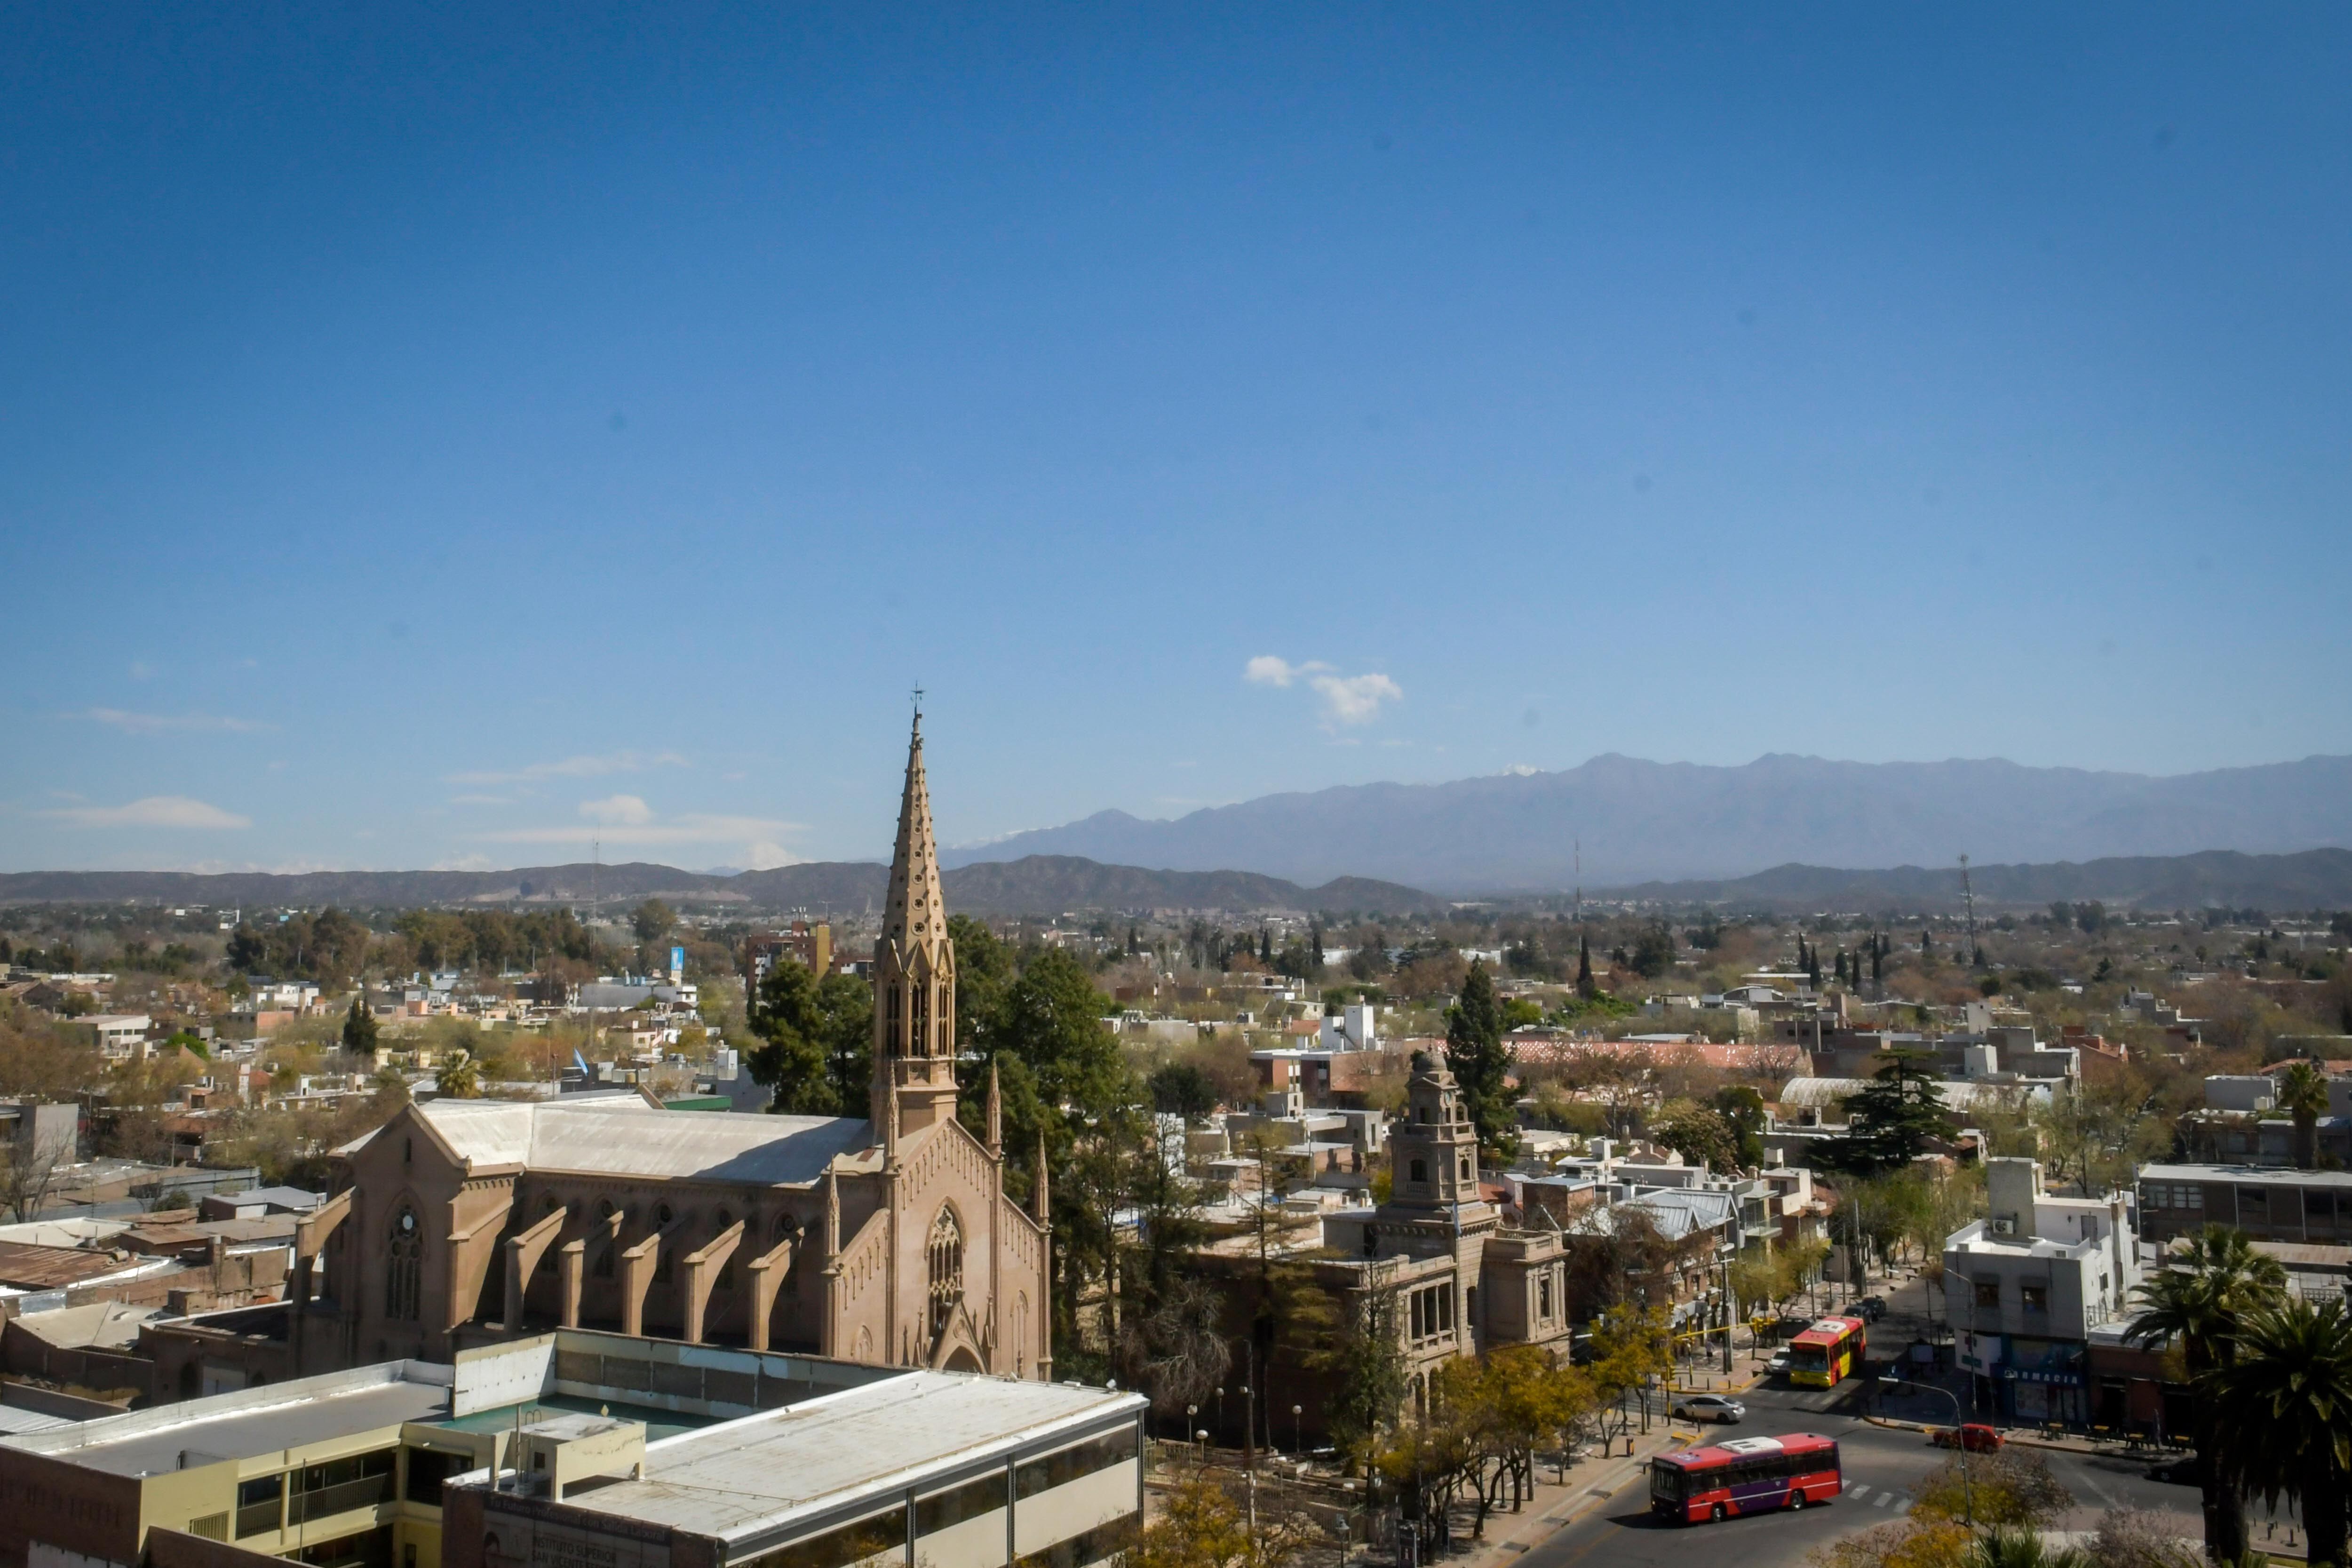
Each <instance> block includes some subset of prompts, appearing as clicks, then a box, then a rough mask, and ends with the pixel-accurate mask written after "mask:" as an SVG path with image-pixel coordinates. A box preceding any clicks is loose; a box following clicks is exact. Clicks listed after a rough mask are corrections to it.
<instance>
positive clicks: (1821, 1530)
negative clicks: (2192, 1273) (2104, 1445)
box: [1519, 1379, 2200, 1568]
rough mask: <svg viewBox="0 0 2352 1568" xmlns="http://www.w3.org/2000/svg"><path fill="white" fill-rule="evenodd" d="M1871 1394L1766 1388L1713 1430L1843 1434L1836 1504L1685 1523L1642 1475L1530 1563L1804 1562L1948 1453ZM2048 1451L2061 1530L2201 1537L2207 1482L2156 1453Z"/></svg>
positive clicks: (1877, 1517)
mask: <svg viewBox="0 0 2352 1568" xmlns="http://www.w3.org/2000/svg"><path fill="white" fill-rule="evenodd" d="M1870 1392H1871V1390H1870V1385H1869V1384H1865V1383H1864V1382H1862V1381H1861V1380H1858V1379H1857V1380H1855V1381H1853V1382H1852V1383H1849V1384H1846V1385H1844V1386H1843V1387H1840V1388H1834V1389H1828V1390H1822V1389H1791V1388H1780V1387H1772V1386H1769V1385H1762V1386H1759V1387H1757V1388H1755V1389H1753V1390H1751V1391H1749V1392H1748V1393H1747V1394H1743V1395H1742V1396H1741V1397H1742V1398H1743V1399H1744V1400H1745V1401H1746V1402H1747V1405H1748V1419H1747V1420H1746V1421H1745V1422H1744V1423H1742V1424H1741V1425H1739V1426H1731V1427H1723V1428H1717V1429H1712V1430H1710V1432H1709V1436H1715V1434H1716V1432H1717V1431H1720V1433H1721V1435H1722V1436H1751V1437H1752V1436H1767V1437H1769V1436H1780V1435H1782V1434H1785V1433H1790V1432H1818V1433H1821V1434H1822V1435H1823V1436H1831V1437H1834V1438H1836V1439H1837V1440H1838V1445H1839V1452H1840V1458H1841V1460H1842V1462H1843V1467H1844V1470H1845V1479H1846V1490H1845V1495H1844V1496H1843V1497H1842V1498H1840V1499H1839V1500H1838V1501H1837V1502H1835V1503H1833V1504H1832V1505H1830V1506H1829V1507H1826V1508H1814V1509H1808V1510H1804V1511H1802V1512H1800V1513H1772V1514H1762V1515H1759V1516H1756V1517H1754V1518H1749V1519H1734V1520H1726V1521H1723V1522H1721V1523H1719V1524H1704V1525H1696V1526H1675V1525H1672V1524H1665V1523H1661V1522H1659V1521H1655V1520H1654V1519H1653V1518H1652V1516H1651V1514H1650V1511H1649V1505H1650V1499H1649V1489H1648V1486H1647V1483H1646V1481H1643V1480H1641V1479H1635V1480H1633V1481H1630V1482H1628V1483H1626V1484H1625V1485H1624V1486H1623V1487H1622V1489H1620V1490H1619V1491H1618V1492H1617V1493H1616V1495H1615V1496H1614V1497H1613V1498H1612V1500H1610V1503H1609V1505H1608V1506H1606V1507H1604V1508H1602V1509H1601V1510H1599V1511H1598V1512H1595V1513H1593V1514H1591V1515H1589V1516H1588V1517H1586V1518H1584V1519H1582V1520H1580V1521H1576V1522H1575V1523H1573V1524H1570V1525H1569V1526H1568V1527H1566V1528H1565V1529H1562V1530H1561V1531H1559V1532H1558V1533H1556V1534H1554V1535H1552V1536H1551V1537H1549V1539H1547V1540H1544V1541H1542V1542H1538V1543H1537V1544H1536V1545H1535V1546H1534V1547H1532V1548H1530V1549H1529V1550H1528V1552H1526V1553H1525V1554H1524V1555H1523V1556H1522V1557H1521V1558H1520V1559H1519V1561H1520V1562H1521V1563H1525V1564H1526V1565H1527V1568H1596V1565H1599V1564H1603V1563H1606V1564H1611V1565H1614V1564H1619V1563H1628V1564H1657V1565H1659V1568H1668V1565H1673V1568H1682V1565H1684V1564H1687V1563H1689V1562H1690V1561H1691V1560H1692V1558H1693V1556H1694V1554H1704V1555H1706V1556H1709V1557H1714V1556H1717V1555H1722V1556H1727V1557H1731V1558H1735V1559H1736V1560H1737V1561H1738V1563H1740V1564H1741V1565H1742V1568H1749V1565H1751V1564H1759V1565H1768V1568H1775V1565H1785V1568H1796V1565H1798V1564H1801V1563H1803V1562H1804V1561H1805V1558H1806V1555H1807V1554H1808V1553H1810V1552H1812V1551H1813V1550H1814V1549H1816V1548H1817V1547H1821V1546H1822V1545H1825V1544H1827V1543H1828V1542H1831V1541H1832V1540H1834V1539H1836V1538H1837V1537H1839V1536H1841V1535H1847V1534H1851V1533H1853V1532H1854V1531H1862V1530H1867V1529H1869V1528H1870V1527H1872V1526H1873V1525H1878V1524H1885V1523H1886V1522H1887V1521H1889V1520H1892V1519H1895V1518H1899V1517H1900V1516H1901V1515H1902V1514H1904V1513H1905V1512H1906V1511H1908V1510H1909V1509H1910V1506H1911V1498H1912V1493H1913V1491H1914V1490H1915V1489H1916V1487H1917V1486H1918V1484H1919V1481H1920V1479H1921V1478H1922V1477H1924V1476H1925V1475H1927V1472H1928V1471H1930V1470H1932V1469H1934V1468H1936V1467H1937V1465H1938V1464H1940V1463H1942V1462H1943V1460H1944V1459H1946V1458H1948V1457H1949V1455H1948V1452H1947V1451H1946V1450H1943V1449H1939V1448H1937V1447H1933V1446H1932V1445H1930V1444H1929V1443H1928V1441H1927V1437H1926V1436H1924V1435H1922V1434H1921V1433H1918V1432H1914V1431H1908V1430H1904V1429H1900V1428H1889V1427H1882V1426H1871V1425H1870V1424H1868V1423H1867V1422H1865V1421H1864V1420H1862V1419H1861V1415H1862V1413H1863V1411H1864V1409H1865V1408H1866V1402H1867V1400H1868V1399H1869V1397H1870ZM1921 1414H1923V1415H1924V1414H1925V1412H1924V1411H1922V1412H1921ZM2042 1458H2045V1459H2047V1460H2048V1461H2049V1464H2050V1468H2051V1472H2052V1473H2053V1475H2055V1476H2056V1477H2057V1478H2058V1479H2059V1480H2060V1481H2062V1482H2063V1483H2064V1485H2065V1486H2066V1488H2067V1489H2068V1490H2070V1491H2072V1492H2073V1493H2074V1498H2075V1505H2076V1506H2075V1508H2074V1510H2073V1511H2072V1512H2071V1513H2070V1514H2069V1515H2068V1516H2067V1517H2066V1518H2064V1519H2063V1520H2061V1521H2057V1522H2058V1525H2059V1527H2061V1528H2064V1529H2069V1530H2090V1529H2094V1528H2095V1527H2096V1525H2097V1523H2098V1520H2099V1516H2100V1515H2101V1514H2102V1513H2104V1512H2105V1510H2107V1509H2109V1508H2114V1507H2123V1508H2140V1509H2151V1510H2160V1511H2164V1512H2168V1513H2170V1514H2172V1515H2174V1516H2175V1519H2176V1523H2177V1526H2178V1531H2177V1532H2178V1533H2179V1534H2182V1535H2187V1536H2195V1535H2197V1534H2198V1533H2199V1529H2200V1526H2199V1523H2198V1509H2197V1492H2196V1489H2195V1488H2193V1487H2189V1486H2181V1485H2175V1484H2172V1483H2169V1482H2163V1481H2157V1480H2152V1479H2149V1477H2148V1470H2149V1463H2148V1461H2147V1460H2142V1459H2130V1460H2127V1459H2126V1458H2123V1457H2122V1456H2121V1455H2120V1454H2116V1455H2104V1454H2102V1455H2091V1454H2077V1453H2070V1452H2061V1451H2056V1450H2044V1451H2043V1452H2042ZM1555 1511H1558V1510H1555Z"/></svg>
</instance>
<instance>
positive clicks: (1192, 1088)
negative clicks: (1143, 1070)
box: [1143, 1062, 1217, 1117]
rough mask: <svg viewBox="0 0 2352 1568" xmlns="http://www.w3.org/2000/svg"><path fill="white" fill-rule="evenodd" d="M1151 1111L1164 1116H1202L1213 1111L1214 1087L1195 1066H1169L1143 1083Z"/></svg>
mask: <svg viewBox="0 0 2352 1568" xmlns="http://www.w3.org/2000/svg"><path fill="white" fill-rule="evenodd" d="M1143 1087H1144V1092H1145V1093H1147V1094H1149V1095H1150V1097H1151V1109H1153V1110H1157V1111H1160V1112H1161V1113H1162V1114H1163V1115H1168V1116H1185V1117H1200V1116H1206V1115H1208V1114H1209V1113H1210V1112H1211V1111H1213V1110H1216V1109H1217V1086H1216V1083H1215V1082H1214V1080H1213V1079H1211V1078H1210V1077H1209V1075H1208V1074H1207V1073H1205V1072H1203V1071H1202V1070H1201V1067H1200V1064H1199V1063H1197V1062H1170V1063H1168V1064H1167V1065H1165V1066H1163V1067H1160V1068H1156V1069H1154V1071H1153V1072H1152V1074H1151V1076H1150V1078H1149V1079H1146V1080H1145V1082H1144V1086H1143Z"/></svg>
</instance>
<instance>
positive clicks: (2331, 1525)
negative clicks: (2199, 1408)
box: [2198, 1297, 2352, 1568]
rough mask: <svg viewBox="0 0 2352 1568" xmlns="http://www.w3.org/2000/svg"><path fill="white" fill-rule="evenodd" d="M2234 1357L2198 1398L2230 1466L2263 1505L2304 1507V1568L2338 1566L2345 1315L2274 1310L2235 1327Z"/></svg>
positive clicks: (2316, 1308) (2346, 1471)
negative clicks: (2308, 1567)
mask: <svg viewBox="0 0 2352 1568" xmlns="http://www.w3.org/2000/svg"><path fill="white" fill-rule="evenodd" d="M2236 1342H2237V1353H2236V1355H2235V1356H2234V1357H2233V1358H2232V1359H2231V1362H2230V1363H2229V1364H2227V1365H2226V1366H2219V1367H2216V1368H2214V1369H2213V1370H2212V1371H2210V1372H2209V1373H2206V1374H2205V1375H2204V1376H2203V1377H2202V1378H2201V1379H2200V1380H2199V1381H2200V1387H2199V1390H2198V1398H2199V1399H2200V1401H2204V1402H2210V1404H2211V1405H2212V1406H2213V1426H2214V1429H2215V1431H2216V1432H2217V1433H2218V1434H2219V1435H2220V1436H2221V1441H2222V1443H2223V1444H2224V1445H2225V1446H2226V1447H2228V1449H2229V1452H2230V1455H2231V1461H2232V1466H2233V1468H2236V1469H2237V1470H2238V1471H2239V1472H2240V1473H2241V1474H2242V1475H2244V1476H2247V1477H2249V1478H2251V1479H2253V1483H2254V1488H2255V1489H2257V1490H2259V1491H2260V1492H2261V1493H2262V1494H2263V1500H2264V1501H2266V1502H2268V1503H2271V1504H2273V1506H2275V1505H2276V1503H2277V1502H2278V1500H2279V1498H2280V1497H2281V1496H2282V1495H2284V1496H2287V1497H2292V1498H2294V1500H2296V1501H2297V1502H2298V1503H2300V1504H2301V1505H2302V1508H2303V1525H2304V1529H2305V1531H2306V1532H2307V1533H2308V1535H2309V1539H2310V1561H2311V1562H2312V1563H2313V1564H2314V1565H2315V1568H2316V1565H2317V1564H2320V1563H2343V1561H2344V1545H2345V1515H2344V1503H2345V1482H2346V1479H2347V1475H2352V1313H2347V1311H2346V1310H2345V1305H2344V1301H2343V1299H2342V1298H2341V1297H2338V1298H2336V1299H2334V1300H2327V1301H2322V1302H2318V1303H2313V1302H2310V1301H2305V1300H2286V1301H2280V1302H2276V1303H2274V1304H2273V1305H2271V1306H2268V1307H2264V1308H2263V1309H2261V1310H2257V1311H2254V1312H2252V1313H2249V1314H2248V1315H2247V1317H2246V1319H2245V1321H2243V1322H2242V1323H2241V1324H2240V1325H2239V1327H2238V1331H2237V1334H2236Z"/></svg>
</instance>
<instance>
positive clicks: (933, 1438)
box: [562, 1372, 1143, 1542]
mask: <svg viewBox="0 0 2352 1568" xmlns="http://www.w3.org/2000/svg"><path fill="white" fill-rule="evenodd" d="M1142 1405H1143V1400H1142V1398H1141V1397H1140V1396H1139V1395H1137V1394H1125V1393H1114V1392H1112V1391H1110V1390H1108V1389H1100V1388H1071V1387H1068V1386H1066V1385H1063V1384H1050V1383H1017V1382H1010V1381H1007V1380H1004V1379H1001V1378H990V1377H976V1376H964V1375H960V1374H955V1373H932V1372H916V1373H908V1374H907V1375H905V1376H903V1377H894V1378H891V1379H889V1380H887V1382H882V1383H876V1384H867V1385H866V1386H865V1387H863V1388H853V1389H847V1390H845V1391H844V1392H842V1393H840V1394H828V1395H825V1396H824V1397H822V1398H818V1399H814V1400H810V1401H808V1402H807V1403H805V1404H802V1405H793V1406H792V1407H791V1408H789V1409H784V1410H775V1411H770V1412H766V1413H764V1414H761V1415H747V1416H745V1417H743V1418H742V1419H741V1420H740V1421H730V1422H727V1423H725V1424H724V1425H722V1426H710V1427H706V1428H704V1429H703V1430H701V1431H699V1432H690V1433H687V1434H685V1435H683V1436H677V1437H670V1438H667V1439H665V1440H663V1441H662V1442H659V1443H655V1444H649V1445H647V1446H646V1468H645V1479H642V1480H624V1481H615V1482H613V1483H612V1484H610V1485H607V1486H601V1487H598V1488H597V1489H594V1490H593V1491H590V1492H585V1493H582V1494H578V1495H575V1496H572V1497H567V1498H565V1499H564V1500H563V1505H562V1506H563V1507H564V1508H566V1509H579V1510H583V1511H587V1512H593V1513H601V1514H609V1515H614V1516H617V1517H620V1518H624V1519H630V1520H635V1521H642V1522H645V1523H648V1524H665V1525H670V1526H674V1527H677V1528H679V1529H687V1530H693V1531H698V1532H699V1533H703V1534H709V1535H717V1536H719V1537H721V1538H723V1539H726V1540H728V1541H730V1542H740V1541H742V1540H744V1539H745V1538H747V1537H754V1536H758V1535H760V1534H762V1533H764V1532H766V1531H770V1530H772V1529H773V1528H775V1527H776V1526H778V1525H780V1524H782V1523H784V1522H786V1521H789V1520H790V1519H791V1517H792V1516H793V1515H795V1514H810V1513H818V1512H822V1511H824V1510H829V1509H832V1508H835V1507H839V1506H843V1505H845V1504H848V1503H851V1502H854V1501H855V1500H856V1499H857V1498H858V1496H859V1495H860V1494H862V1493H866V1492H877V1491H885V1490H894V1489H899V1488H903V1487H906V1486H908V1485H912V1484H918V1482H919V1473H920V1472H922V1471H926V1470H941V1471H944V1470H948V1469H950V1468H955V1467H958V1466H961V1465H966V1464H970V1463H972V1462H974V1461H979V1460H984V1459H988V1458H992V1457H996V1456H1007V1455H1010V1454H1012V1453H1013V1452H1015V1451H1017V1450H1020V1449H1023V1448H1033V1447H1037V1446H1039V1445H1042V1444H1047V1443H1051V1442H1052V1441H1053V1440H1054V1439H1055V1436H1056V1435H1057V1433H1062V1432H1068V1431H1082V1430H1084V1429H1085V1428H1087V1427H1088V1426H1097V1425H1100V1424H1101V1423H1102V1421H1103V1420H1104V1418H1106V1417H1111V1416H1117V1415H1122V1414H1124V1415H1128V1416H1129V1418H1132V1415H1133V1413H1134V1412H1135V1411H1137V1410H1139V1409H1140V1408H1142Z"/></svg>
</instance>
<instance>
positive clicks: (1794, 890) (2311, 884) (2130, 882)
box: [1595, 849, 2352, 913]
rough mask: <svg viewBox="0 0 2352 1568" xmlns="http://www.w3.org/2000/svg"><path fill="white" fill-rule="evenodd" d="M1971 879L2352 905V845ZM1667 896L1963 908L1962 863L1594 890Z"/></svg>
mask: <svg viewBox="0 0 2352 1568" xmlns="http://www.w3.org/2000/svg"><path fill="white" fill-rule="evenodd" d="M1969 882H1970V884H1971V885H1972V886H1973V887H1974V888H1975V889H1976V896H1977V906H1978V908H1979V909H1985V908H1993V909H1999V908H2001V907H2003V906H2009V907H2011V908H2021V907H2022V908H2033V909H2038V908H2040V907H2042V905H2044V904H2048V903H2051V902H2053V901H2054V900H2060V899H2063V900H2066V901H2067V902H2069V903H2080V902H2083V901H2084V900H2098V901H2099V902H2101V903H2104V904H2106V905H2109V906H2110V907H2113V908H2118V909H2151V910H2197V909H2204V908H2208V907H2211V906H2216V905H2218V906H2221V907H2225V908H2230V909H2258V910H2312V909H2337V910H2340V909H2352V850H2345V849H2307V850H2305V851H2304V852H2303V853H2302V854H2299V855H2241V854H2238V853H2237V852H2235V851H2234V850H2228V849H2213V850H2208V851H2206V852H2205V853H2203V854H2200V855H2171V856H2128V857H2116V858H2109V859H2105V860H2086V861H2084V862H2082V863H2081V864H2079V865H2078V864H2075V863H2074V862H2071V861H2064V860H2062V861H2059V862H2057V863H2055V864H2053V865H2047V866H1974V867H1971V868H1969ZM1595 896H1597V897H1604V898H1610V899H1632V900H1653V901H1661V902H1666V903H1707V904H1722V905H1727V906H1729V907H1731V908H1733V909H1761V910H1852V911H1854V912H1858V913H1866V912H1870V911H1873V910H1925V909H1958V908H1959V907H1960V903H1961V898H1960V873H1959V871H1958V868H1936V869H1933V870H1929V869H1925V868H1920V867H1917V866H1898V867H1895V868H1894V869H1892V870H1887V871H1841V870H1833V869H1832V868H1828V867H1824V866H1799V865H1788V866H1775V867H1774V868H1771V869H1770V870H1769V871H1759V872H1758V873H1757V874H1756V875H1754V876H1752V877H1741V878H1738V879H1733V880H1729V881H1687V882H1645V883H1642V884H1640V885H1638V886H1634V887H1630V888H1612V889H1609V890H1608V891H1607V892H1606V893H1603V894H1598V895H1595Z"/></svg>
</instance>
